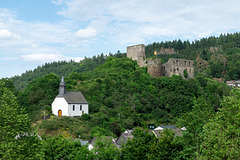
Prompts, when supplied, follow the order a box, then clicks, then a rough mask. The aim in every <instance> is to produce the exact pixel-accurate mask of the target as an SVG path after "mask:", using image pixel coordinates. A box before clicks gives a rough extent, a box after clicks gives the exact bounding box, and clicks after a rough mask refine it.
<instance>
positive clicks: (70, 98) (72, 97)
mask: <svg viewBox="0 0 240 160" xmlns="http://www.w3.org/2000/svg"><path fill="white" fill-rule="evenodd" d="M58 97H64V98H65V100H66V101H67V102H68V103H70V104H72V103H87V104H88V102H87V100H86V99H85V97H84V96H83V95H82V93H81V92H66V93H65V94H63V95H58Z"/></svg>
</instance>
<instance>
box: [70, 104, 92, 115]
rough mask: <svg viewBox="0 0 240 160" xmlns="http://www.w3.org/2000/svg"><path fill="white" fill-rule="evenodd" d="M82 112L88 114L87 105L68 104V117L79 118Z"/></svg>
mask: <svg viewBox="0 0 240 160" xmlns="http://www.w3.org/2000/svg"><path fill="white" fill-rule="evenodd" d="M73 106H74V107H73ZM81 106H82V107H81ZM73 108H74V109H73ZM83 112H84V114H85V113H87V114H88V104H68V113H69V116H81V115H82V113H83Z"/></svg>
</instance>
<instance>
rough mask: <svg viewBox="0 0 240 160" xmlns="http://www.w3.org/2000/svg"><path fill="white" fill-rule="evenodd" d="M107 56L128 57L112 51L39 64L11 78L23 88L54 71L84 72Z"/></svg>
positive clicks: (66, 74)
mask: <svg viewBox="0 0 240 160" xmlns="http://www.w3.org/2000/svg"><path fill="white" fill-rule="evenodd" d="M107 57H117V58H121V57H126V54H124V53H120V51H118V52H117V53H116V54H112V53H110V54H109V55H103V53H102V54H101V55H98V56H93V57H92V58H87V57H85V58H84V60H82V61H81V62H74V61H69V62H67V61H58V62H51V63H46V64H44V65H42V66H38V67H37V68H36V69H34V70H29V71H26V72H25V73H23V74H22V75H21V76H14V77H12V78H11V79H12V80H13V82H14V85H15V87H16V88H17V89H19V90H23V89H24V88H25V87H26V86H27V85H28V83H29V82H31V81H33V80H35V79H37V78H40V77H42V76H44V75H46V74H50V73H54V74H56V75H58V76H59V77H61V76H62V75H64V76H66V77H67V76H69V75H70V74H71V73H82V72H87V71H91V70H93V69H95V68H96V67H97V66H99V65H101V64H103V63H105V60H106V58H107Z"/></svg>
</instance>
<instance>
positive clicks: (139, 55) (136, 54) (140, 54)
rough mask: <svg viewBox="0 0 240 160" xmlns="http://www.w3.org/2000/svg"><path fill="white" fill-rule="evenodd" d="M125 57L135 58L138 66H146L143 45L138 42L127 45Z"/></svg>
mask: <svg viewBox="0 0 240 160" xmlns="http://www.w3.org/2000/svg"><path fill="white" fill-rule="evenodd" d="M127 57H128V58H132V60H136V61H137V63H138V65H139V66H140V67H143V66H146V61H145V59H146V56H145V45H144V44H138V45H134V46H129V47H127Z"/></svg>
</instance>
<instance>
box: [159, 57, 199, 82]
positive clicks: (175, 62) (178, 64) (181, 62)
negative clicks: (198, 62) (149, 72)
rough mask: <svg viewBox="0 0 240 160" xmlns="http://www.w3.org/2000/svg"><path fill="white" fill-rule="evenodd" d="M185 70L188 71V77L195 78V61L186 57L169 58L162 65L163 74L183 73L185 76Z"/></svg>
mask: <svg viewBox="0 0 240 160" xmlns="http://www.w3.org/2000/svg"><path fill="white" fill-rule="evenodd" d="M184 70H186V71H187V73H188V77H187V78H194V61H192V60H186V59H173V58H171V59H169V60H168V62H167V63H165V64H163V65H162V76H169V77H170V76H172V75H173V74H175V75H181V76H182V77H184Z"/></svg>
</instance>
